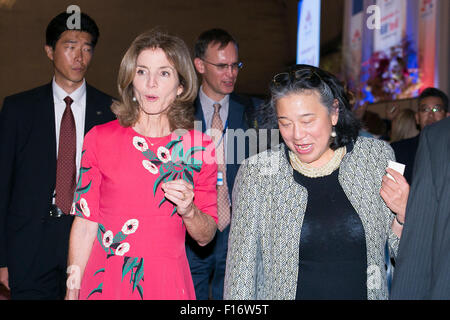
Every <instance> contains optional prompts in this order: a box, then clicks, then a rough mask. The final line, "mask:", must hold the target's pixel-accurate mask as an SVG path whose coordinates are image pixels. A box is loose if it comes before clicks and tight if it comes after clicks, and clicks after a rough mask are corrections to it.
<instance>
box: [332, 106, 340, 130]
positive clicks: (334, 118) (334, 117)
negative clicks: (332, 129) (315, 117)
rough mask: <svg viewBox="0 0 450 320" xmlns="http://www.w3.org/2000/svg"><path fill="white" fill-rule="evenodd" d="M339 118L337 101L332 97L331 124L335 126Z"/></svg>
mask: <svg viewBox="0 0 450 320" xmlns="http://www.w3.org/2000/svg"><path fill="white" fill-rule="evenodd" d="M338 120H339V101H338V100H337V99H334V101H333V109H332V112H331V123H332V125H333V126H335V125H336V124H337V123H338Z"/></svg>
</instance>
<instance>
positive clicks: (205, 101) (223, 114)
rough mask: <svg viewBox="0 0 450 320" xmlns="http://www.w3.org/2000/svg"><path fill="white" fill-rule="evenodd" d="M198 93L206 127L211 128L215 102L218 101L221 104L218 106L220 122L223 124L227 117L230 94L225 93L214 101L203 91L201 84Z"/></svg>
mask: <svg viewBox="0 0 450 320" xmlns="http://www.w3.org/2000/svg"><path fill="white" fill-rule="evenodd" d="M198 95H199V99H200V104H201V105H202V110H203V115H204V117H205V122H206V129H209V128H211V123H212V117H213V115H214V104H215V103H220V105H221V106H222V107H221V108H220V111H219V115H220V119H221V120H222V124H223V125H224V126H225V122H226V121H227V118H228V110H229V107H230V95H228V94H227V95H226V96H225V97H224V98H223V99H222V100H220V101H214V100H213V99H211V98H210V97H208V96H207V95H206V94H205V93H204V92H203V86H200V90H199V93H198Z"/></svg>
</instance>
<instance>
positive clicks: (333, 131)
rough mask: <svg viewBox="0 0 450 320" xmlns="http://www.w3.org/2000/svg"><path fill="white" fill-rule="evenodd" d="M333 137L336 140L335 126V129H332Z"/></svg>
mask: <svg viewBox="0 0 450 320" xmlns="http://www.w3.org/2000/svg"><path fill="white" fill-rule="evenodd" d="M331 137H332V138H336V129H335V127H334V126H333V128H332V129H331Z"/></svg>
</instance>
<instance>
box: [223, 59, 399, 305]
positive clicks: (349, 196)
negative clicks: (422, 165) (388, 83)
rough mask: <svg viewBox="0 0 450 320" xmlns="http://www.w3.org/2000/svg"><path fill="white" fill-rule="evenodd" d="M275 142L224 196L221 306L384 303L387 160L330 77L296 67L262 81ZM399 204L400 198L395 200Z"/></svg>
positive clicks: (394, 237)
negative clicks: (227, 225) (227, 219)
mask: <svg viewBox="0 0 450 320" xmlns="http://www.w3.org/2000/svg"><path fill="white" fill-rule="evenodd" d="M270 88H271V105H272V114H273V119H274V121H276V122H275V123H278V127H279V129H280V133H281V136H282V138H283V143H282V144H281V145H279V146H278V148H272V149H271V150H268V151H266V152H263V153H259V154H258V155H256V156H254V157H251V158H249V159H247V160H246V161H245V162H244V163H243V164H242V166H241V168H240V169H239V173H238V176H237V177H236V185H235V187H234V190H233V213H234V216H233V220H232V222H231V230H230V239H229V252H228V258H227V265H226V275H225V292H224V298H225V299H232V300H234V299H236V300H241V299H269V300H271V299H277V300H279V299H292V300H293V299H300V300H301V299H307V300H311V299H312V300H317V299H358V300H359V299H360V300H364V299H387V298H388V291H387V282H386V269H385V254H384V248H385V243H386V241H388V243H389V250H390V251H391V254H392V256H394V257H395V254H396V252H397V247H398V242H399V239H400V236H401V233H402V223H403V221H404V219H405V212H404V208H402V207H401V204H402V203H403V202H402V200H403V199H402V198H397V194H396V193H395V194H389V195H388V197H387V198H388V199H389V200H390V206H391V207H392V208H394V207H395V206H397V207H396V210H395V211H394V212H393V211H391V210H390V208H388V206H387V205H386V203H385V202H384V201H383V199H382V198H381V196H380V192H381V186H382V183H383V182H384V181H385V180H386V179H388V178H387V177H386V176H385V174H386V172H387V173H390V174H391V175H392V176H394V178H395V179H402V178H403V177H402V176H401V175H400V174H398V173H397V172H395V171H393V170H391V169H386V168H387V166H388V160H393V159H394V154H393V151H392V149H391V148H390V146H389V145H388V144H387V143H386V142H384V141H381V140H377V139H372V138H365V137H360V136H358V134H359V129H360V123H359V121H358V120H357V119H356V118H355V117H354V115H353V113H352V112H351V110H350V103H349V100H348V96H347V93H346V91H345V90H344V87H343V85H342V84H341V83H340V82H339V80H338V79H337V78H336V77H335V76H333V75H332V74H330V73H328V72H326V71H323V70H321V69H319V68H316V67H313V66H308V65H296V66H293V67H291V68H290V69H289V70H288V72H283V73H280V74H277V75H276V76H275V77H274V78H273V80H272V83H271V86H270ZM403 196H406V197H407V194H406V195H405V194H403Z"/></svg>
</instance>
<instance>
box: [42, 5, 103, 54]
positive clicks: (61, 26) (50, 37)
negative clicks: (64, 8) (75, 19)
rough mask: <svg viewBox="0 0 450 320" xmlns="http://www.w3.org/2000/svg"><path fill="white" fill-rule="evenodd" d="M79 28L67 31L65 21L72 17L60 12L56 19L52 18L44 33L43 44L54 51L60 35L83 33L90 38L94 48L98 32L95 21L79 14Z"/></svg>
mask: <svg viewBox="0 0 450 320" xmlns="http://www.w3.org/2000/svg"><path fill="white" fill-rule="evenodd" d="M80 14H81V16H80V28H79V29H69V27H68V26H67V21H68V20H69V18H70V17H71V16H72V13H67V12H61V13H60V14H58V15H57V16H56V17H54V18H53V19H52V20H51V21H50V23H49V24H48V26H47V30H46V31H45V44H46V45H48V46H50V47H52V48H53V49H55V46H56V42H58V40H59V38H60V37H61V34H62V33H63V32H64V31H67V30H75V31H83V32H87V33H89V34H90V35H91V36H92V48H95V45H96V44H97V41H98V38H99V36H100V32H99V30H98V27H97V24H96V23H95V21H94V20H93V19H92V18H91V17H89V16H88V15H87V14H85V13H83V12H81V13H80Z"/></svg>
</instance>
